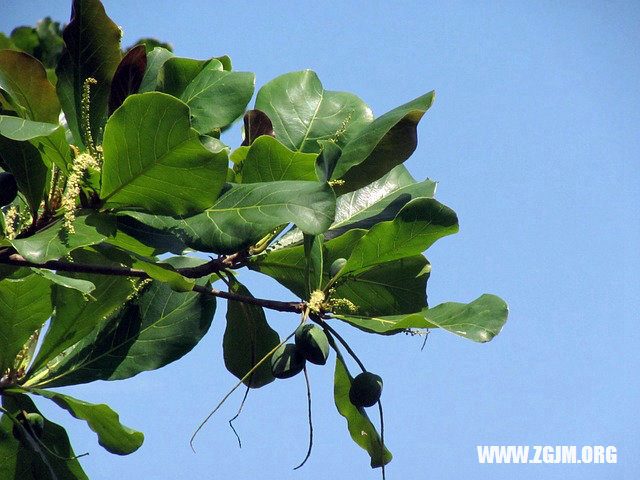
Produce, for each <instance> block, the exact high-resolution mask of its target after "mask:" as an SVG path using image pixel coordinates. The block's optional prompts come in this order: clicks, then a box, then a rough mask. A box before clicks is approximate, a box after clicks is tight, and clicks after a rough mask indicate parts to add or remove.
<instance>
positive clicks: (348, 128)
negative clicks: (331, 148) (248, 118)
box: [255, 70, 373, 153]
mask: <svg viewBox="0 0 640 480" xmlns="http://www.w3.org/2000/svg"><path fill="white" fill-rule="evenodd" d="M255 108H257V109H259V110H262V111H263V112H264V113H266V114H267V116H268V117H269V118H270V119H271V121H272V122H273V129H274V130H275V133H276V138H277V139H278V140H280V141H281V142H282V143H283V144H284V145H285V146H286V147H287V148H289V149H291V150H296V151H301V152H311V153H318V152H319V151H320V145H319V144H318V140H334V141H335V142H336V143H337V145H338V146H339V147H343V146H344V145H346V144H347V143H348V142H349V141H350V140H351V139H352V138H354V137H355V135H357V133H358V132H359V131H360V130H361V129H362V128H364V127H365V126H366V125H368V124H369V123H371V121H372V120H373V113H371V109H369V107H368V106H367V105H366V104H365V103H364V102H363V101H362V100H360V99H359V98H358V97H357V96H355V95H353V94H351V93H345V92H330V91H327V90H325V89H324V88H323V87H322V83H320V80H319V79H318V76H317V75H316V74H315V73H314V72H312V71H311V70H303V71H300V72H292V73H286V74H284V75H281V76H279V77H277V78H275V79H274V80H271V81H270V82H269V83H267V84H266V85H265V86H263V87H262V88H261V89H260V91H259V92H258V96H257V98H256V107H255Z"/></svg>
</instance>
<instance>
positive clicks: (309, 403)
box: [294, 364, 313, 470]
mask: <svg viewBox="0 0 640 480" xmlns="http://www.w3.org/2000/svg"><path fill="white" fill-rule="evenodd" d="M303 371H304V380H305V383H306V384H307V411H308V413H309V448H308V449H307V454H306V455H305V457H304V460H302V463H301V464H300V465H298V466H297V467H294V470H298V469H299V468H300V467H302V466H303V465H304V464H305V463H307V460H309V457H310V456H311V450H312V449H313V418H312V416H311V385H310V384H309V374H308V373H307V366H306V364H305V366H304V370H303Z"/></svg>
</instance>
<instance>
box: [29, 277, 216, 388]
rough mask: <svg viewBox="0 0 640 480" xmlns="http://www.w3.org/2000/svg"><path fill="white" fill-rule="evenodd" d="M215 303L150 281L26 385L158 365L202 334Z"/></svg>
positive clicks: (107, 376)
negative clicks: (124, 304)
mask: <svg viewBox="0 0 640 480" xmlns="http://www.w3.org/2000/svg"><path fill="white" fill-rule="evenodd" d="M175 266H177V265H175ZM199 283H200V284H204V283H205V280H201V281H199ZM215 305H216V302H215V297H213V296H209V295H204V294H200V293H195V292H187V293H178V292H175V291H173V290H172V289H171V287H170V286H169V285H167V284H165V283H161V282H156V281H154V282H153V283H152V284H151V285H150V286H149V287H148V288H147V289H145V290H144V292H142V293H141V294H140V296H139V297H137V298H135V299H134V300H132V301H130V302H129V303H128V304H127V305H126V306H125V307H124V308H123V309H122V310H120V311H118V312H117V313H116V314H114V315H112V316H111V317H109V318H108V319H107V320H106V321H104V322H103V323H102V324H100V325H99V326H98V328H97V329H96V330H94V332H93V333H91V334H90V335H88V336H86V337H84V338H83V339H82V340H81V341H80V342H79V343H78V344H77V345H76V346H75V347H74V348H73V350H72V351H71V352H70V353H68V354H67V355H65V356H64V357H62V358H60V357H59V361H58V362H57V363H54V364H52V365H51V366H50V367H48V368H47V370H45V371H41V372H37V373H36V374H34V376H33V377H31V378H30V379H29V381H27V382H26V383H25V385H33V386H39V387H43V386H46V387H51V386H63V385H74V384H79V383H87V382H92V381H95V380H120V379H123V378H129V377H132V376H134V375H137V374H138V373H140V372H143V371H147V370H155V369H157V368H161V367H163V366H165V365H167V364H169V363H171V362H173V361H175V360H177V359H179V358H181V357H182V356H183V355H185V354H186V353H188V352H189V351H191V349H192V348H193V347H194V346H195V345H196V344H197V343H198V342H199V341H200V339H201V338H202V337H203V336H204V334H205V333H207V331H208V329H209V326H210V325H211V321H212V319H213V314H214V312H215Z"/></svg>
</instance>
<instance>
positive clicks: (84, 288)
mask: <svg viewBox="0 0 640 480" xmlns="http://www.w3.org/2000/svg"><path fill="white" fill-rule="evenodd" d="M30 270H31V271H32V272H33V273H35V274H37V275H40V276H41V277H44V278H46V279H47V280H49V281H50V282H51V283H55V284H56V285H60V286H62V287H64V288H71V289H73V290H77V291H78V292H81V293H84V294H88V293H91V292H93V290H95V288H96V286H95V285H94V284H93V283H91V282H90V281H89V280H82V279H80V278H72V277H68V276H66V275H60V274H58V273H54V272H52V271H51V270H46V269H44V268H31V269H30Z"/></svg>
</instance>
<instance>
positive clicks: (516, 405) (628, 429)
mask: <svg viewBox="0 0 640 480" xmlns="http://www.w3.org/2000/svg"><path fill="white" fill-rule="evenodd" d="M7 3H9V2H3V5H2V7H1V10H0V12H1V13H0V31H4V32H9V31H10V30H11V29H12V28H13V27H15V26H18V25H23V24H27V25H32V24H34V23H35V22H36V21H37V20H38V19H40V18H42V17H44V16H47V15H49V16H52V17H53V18H54V19H58V20H63V21H66V20H67V19H68V16H69V11H70V2H67V1H59V0H47V1H43V0H37V1H35V0H34V1H30V2H11V4H10V5H7ZM104 4H105V6H106V9H107V13H108V14H109V15H110V16H111V18H112V19H113V20H114V21H115V22H116V23H117V24H118V25H120V26H121V27H122V28H123V30H124V32H125V37H124V42H123V43H124V44H125V45H128V44H131V43H133V42H134V41H136V40H137V39H138V38H140V37H143V36H153V37H157V38H159V39H161V40H164V41H169V42H171V43H172V44H173V45H174V48H175V53H176V54H177V55H180V56H187V57H193V58H209V57H212V56H219V55H222V54H227V55H229V56H231V58H232V60H233V62H234V68H235V69H236V70H240V71H253V72H255V73H256V75H257V86H258V87H259V86H261V85H263V84H264V83H266V82H267V81H269V80H270V79H272V78H274V77H275V76H277V75H279V74H281V73H285V72H289V71H294V70H301V69H303V68H311V69H313V70H315V71H316V72H317V73H318V75H319V77H320V79H321V80H322V81H323V84H324V86H325V88H326V89H329V90H342V91H350V92H353V93H356V94H357V95H359V96H360V97H361V98H362V99H363V100H365V101H366V102H367V103H368V104H369V105H370V106H371V107H372V109H373V111H374V112H375V113H376V114H377V115H380V114H382V113H384V112H386V111H388V110H390V109H391V108H394V107H396V106H398V105H400V104H402V103H404V102H406V101H408V100H411V99H413V98H415V97H417V96H419V95H421V94H423V93H426V92H427V91H430V90H432V89H435V90H436V102H435V105H434V106H433V107H432V109H431V110H430V111H429V112H428V113H427V114H426V116H425V118H424V119H423V121H422V122H421V124H420V127H419V131H418V133H419V146H418V149H417V150H416V152H415V153H414V155H413V157H412V158H411V159H409V160H408V161H407V164H406V165H407V167H408V168H409V170H410V171H411V172H412V174H413V175H414V176H415V177H416V178H418V179H424V178H427V177H428V178H431V179H434V180H438V181H439V182H440V183H439V186H438V193H437V198H438V199H439V200H440V201H441V202H443V203H445V204H446V205H448V206H450V207H451V208H453V209H454V210H455V211H456V212H457V214H458V216H459V218H460V226H461V228H460V233H458V234H457V235H455V236H452V237H446V238H445V239H442V240H441V241H439V242H438V243H436V245H434V246H433V247H432V248H431V249H430V250H429V251H428V252H427V257H428V258H429V260H430V261H431V263H432V265H433V272H432V276H431V278H430V282H429V287H428V293H429V299H430V304H431V305H436V304H438V303H441V302H444V301H461V302H467V301H471V300H472V299H474V298H476V297H477V296H479V295H480V294H482V293H485V292H487V293H495V294H498V295H500V296H501V297H503V298H504V299H505V300H506V301H507V302H508V303H509V306H510V318H509V321H508V323H507V325H506V326H505V328H504V330H503V332H502V333H501V334H500V335H499V336H498V337H496V338H495V339H494V340H493V341H492V342H490V343H487V344H475V343H473V342H470V341H467V340H464V339H461V338H459V337H455V336H453V335H450V334H447V333H446V332H439V331H435V332H434V333H433V334H432V335H431V336H430V337H429V340H428V343H427V346H426V348H425V349H424V351H422V352H421V351H420V346H421V340H420V339H418V338H412V337H406V336H403V335H400V336H395V337H374V336H372V335H366V334H364V333H362V332H357V331H353V332H352V331H349V330H348V329H345V328H342V329H341V331H342V332H343V333H344V335H345V336H346V337H347V338H348V340H349V341H350V342H352V345H353V347H354V349H355V350H356V351H357V352H358V353H359V355H360V357H361V358H362V359H363V360H364V361H365V363H366V364H367V366H368V368H369V369H370V370H372V371H376V372H378V373H379V374H380V375H381V376H382V377H383V378H384V380H385V390H384V394H383V400H384V405H385V420H386V438H387V444H388V446H389V448H390V449H391V450H392V452H393V453H394V460H393V462H392V463H391V464H390V465H389V466H388V469H387V473H388V478H389V479H407V478H416V479H429V478H432V479H469V478H473V479H489V478H490V479H512V478H519V479H539V478H545V479H581V480H584V479H601V478H611V479H635V478H639V477H640V460H639V459H638V456H637V452H638V451H640V435H639V434H638V433H637V432H638V430H639V429H640V421H639V419H638V415H637V408H636V407H637V404H638V400H640V388H639V383H638V381H637V373H636V372H637V370H638V367H640V354H639V351H640V349H639V348H638V346H639V335H638V320H639V319H640V315H639V314H638V312H639V311H640V289H639V287H638V281H637V274H635V275H634V274H633V272H637V271H638V270H639V269H640V256H639V255H638V240H640V220H639V217H638V213H637V212H638V208H637V205H638V204H639V203H640V169H639V167H638V159H639V158H640V135H638V133H639V127H640V114H639V113H638V112H640V94H639V93H638V87H639V86H640V62H638V58H640V56H639V54H640V29H638V28H637V27H638V24H639V22H640V4H638V3H637V2H633V1H629V2H615V1H612V2H596V1H564V2H550V1H540V2H471V1H467V2H463V1H452V2H418V1H398V2H364V1H362V2H361V1H352V2H334V1H327V2H313V3H312V2H306V1H297V2H294V1H291V0H283V1H279V2H269V3H263V4H260V3H259V2H247V1H236V2H231V1H219V2H195V1H190V0H185V1H182V2H169V1H165V0H154V1H149V0H143V1H137V2H119V1H115V0H113V1H104ZM223 140H225V141H226V142H227V143H228V144H230V145H231V146H232V147H235V146H238V145H239V143H240V137H239V129H238V128H234V129H232V130H231V131H230V132H228V135H227V136H226V138H223ZM241 278H242V280H243V281H245V282H246V283H247V285H248V286H249V288H250V289H251V290H252V292H253V293H254V294H255V295H256V296H267V295H278V296H280V297H281V298H283V299H289V298H291V294H289V293H287V292H286V291H285V290H283V289H281V288H279V287H277V286H275V285H273V284H272V283H271V282H266V281H265V280H263V279H262V278H260V279H254V275H251V274H249V273H246V274H243V275H242V277H241ZM224 310H225V305H224V302H220V303H219V304H218V312H217V314H216V317H215V320H214V324H213V326H212V329H211V331H210V333H209V334H208V335H207V336H206V337H205V339H204V340H203V341H202V342H201V343H200V344H199V345H198V346H197V347H196V348H195V349H194V350H193V351H192V352H191V353H190V354H189V355H187V356H186V357H185V358H183V359H182V360H180V361H178V362H176V363H174V364H172V365H171V366H169V367H167V368H165V369H162V370H160V371H156V372H149V373H143V374H141V375H140V376H138V377H136V378H133V379H130V380H126V381H120V382H110V383H107V382H98V383H94V384H90V385H84V386H79V387H74V388H67V389H64V390H65V392H67V393H70V394H72V395H74V396H77V397H78V398H82V399H85V400H87V401H91V402H95V403H100V402H105V403H108V404H109V405H111V406H112V407H113V408H114V409H115V410H116V411H118V412H119V413H120V415H121V420H122V421H123V423H125V424H127V425H129V426H131V427H134V428H137V429H139V430H142V431H143V432H145V434H146V441H145V444H144V445H143V447H142V448H141V449H140V450H139V451H138V452H136V453H134V454H132V455H130V456H128V457H123V458H118V457H113V456H111V455H110V454H108V453H106V452H104V451H103V450H102V449H101V448H100V447H99V446H98V445H97V442H96V441H95V437H94V436H93V434H92V432H91V431H89V430H88V429H87V428H85V426H84V425H82V424H81V423H79V422H77V421H75V420H73V419H72V418H70V417H68V415H67V413H66V412H64V411H62V410H56V409H55V407H48V406H47V405H45V403H44V402H43V401H38V405H39V406H40V407H42V408H43V409H44V410H45V411H46V412H47V415H49V416H50V417H51V418H52V420H54V421H58V422H59V423H63V424H64V425H65V426H68V427H69V432H70V435H71V437H72V441H73V443H74V446H75V449H76V452H84V451H89V452H90V455H89V457H86V458H84V459H83V462H82V463H83V465H84V467H85V469H86V471H87V473H88V474H89V476H90V478H92V479H112V478H121V479H134V478H138V479H146V478H167V479H169V478H194V479H209V478H234V479H254V478H280V479H285V478H286V479H289V478H291V479H302V478H305V479H325V478H327V477H328V476H332V477H334V478H358V479H365V478H372V479H373V478H379V471H378V470H370V468H369V466H368V458H367V456H366V454H365V453H364V452H363V451H361V450H360V449H359V448H358V447H357V446H355V444H353V443H352V442H351V440H350V438H349V436H348V433H347V431H346V425H345V424H344V420H343V418H342V417H340V416H339V415H338V414H337V412H336V411H335V408H334V406H333V402H332V380H331V377H332V369H331V368H321V367H314V368H313V369H312V370H311V372H310V374H311V380H312V392H313V395H314V396H313V400H314V420H315V424H314V427H315V429H314V432H315V447H314V452H313V455H312V457H311V459H310V460H309V462H308V463H307V465H306V466H305V467H304V469H303V470H302V471H296V472H293V471H292V470H291V469H292V467H293V466H295V465H297V464H298V463H299V461H300V460H301V459H302V457H303V456H304V454H305V452H306V448H307V445H306V442H307V419H306V395H305V389H304V381H303V378H302V377H295V378H293V379H291V380H288V381H278V382H275V383H273V384H271V385H269V386H268V387H266V388H264V389H261V390H258V391H254V392H252V394H251V395H250V396H249V401H248V404H247V405H246V407H245V410H244V413H243V415H242V417H241V418H240V419H239V421H237V423H236V427H237V429H238V431H239V433H240V434H241V436H242V438H243V448H242V449H238V446H237V443H236V440H235V437H234V436H233V433H232V432H231V430H230V429H229V428H228V426H227V420H228V418H230V417H231V416H233V414H234V413H235V409H236V408H237V405H238V402H239V401H240V395H239V394H238V395H236V396H234V397H232V399H231V401H229V402H228V403H227V404H226V406H225V408H223V409H222V410H221V411H220V412H219V413H218V414H217V416H216V417H214V418H213V419H212V420H211V421H210V423H209V424H208V425H207V426H206V427H205V428H204V429H203V431H201V433H200V434H199V436H198V437H197V439H196V444H195V446H196V449H197V452H198V453H197V454H196V455H194V454H193V453H192V452H191V451H190V449H189V446H188V439H189V437H190V435H191V433H192V432H193V430H194V429H195V427H197V425H198V424H199V422H200V421H201V420H202V419H203V418H204V417H205V416H206V415H207V413H208V412H209V411H210V410H211V408H213V407H214V406H215V404H217V402H218V400H219V399H220V398H221V397H222V396H223V395H224V393H225V392H226V390H227V389H228V388H230V387H231V386H232V385H233V384H234V377H232V376H231V375H230V374H228V373H227V372H226V370H225V369H224V365H223V363H222V352H221V342H222V332H223V330H224ZM269 319H270V321H271V323H272V325H274V327H276V328H278V329H280V331H281V332H286V331H287V329H290V327H291V326H292V325H293V323H292V322H294V321H295V320H294V319H293V318H292V317H290V316H287V315H279V314H270V315H269ZM482 444H490V445H502V444H506V445H577V446H578V447H581V446H583V445H615V446H616V447H617V449H618V464H617V465H479V464H478V461H477V457H476V445H482Z"/></svg>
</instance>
